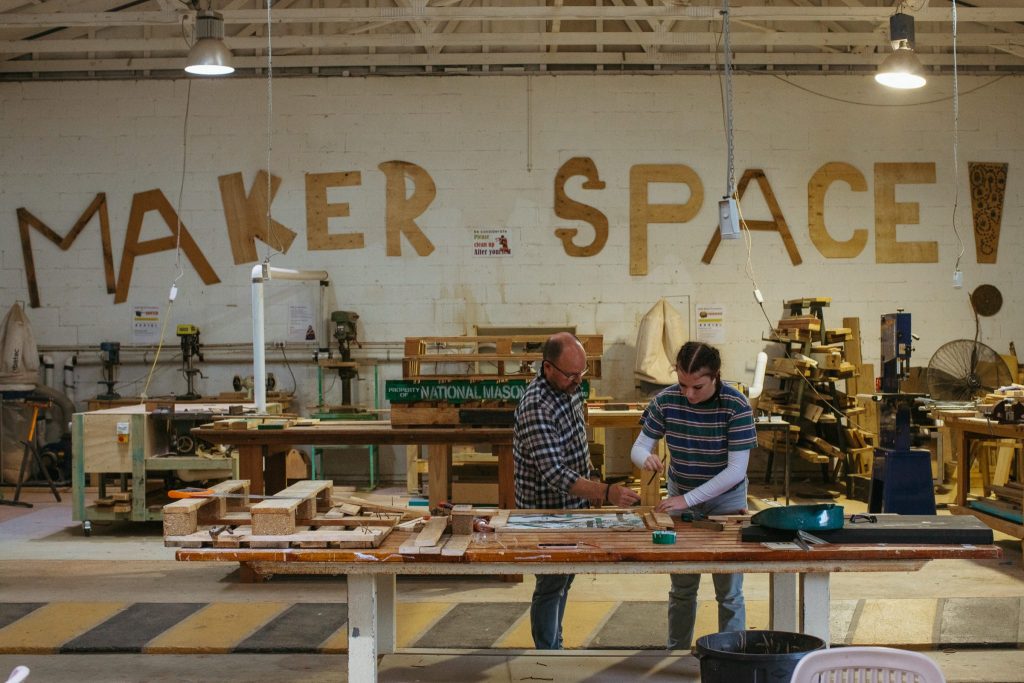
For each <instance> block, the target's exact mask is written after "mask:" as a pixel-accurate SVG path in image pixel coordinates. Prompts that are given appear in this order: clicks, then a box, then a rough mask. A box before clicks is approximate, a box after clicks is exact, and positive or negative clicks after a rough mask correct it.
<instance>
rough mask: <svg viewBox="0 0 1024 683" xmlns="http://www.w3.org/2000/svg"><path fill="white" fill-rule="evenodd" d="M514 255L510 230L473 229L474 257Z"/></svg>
mask: <svg viewBox="0 0 1024 683" xmlns="http://www.w3.org/2000/svg"><path fill="white" fill-rule="evenodd" d="M511 255H512V247H511V243H510V242H509V229H508V228H473V256H487V257H507V256H511Z"/></svg>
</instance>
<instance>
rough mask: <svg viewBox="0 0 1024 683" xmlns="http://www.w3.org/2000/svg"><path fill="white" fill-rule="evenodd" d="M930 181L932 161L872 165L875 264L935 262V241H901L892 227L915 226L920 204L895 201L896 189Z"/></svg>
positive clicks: (936, 261)
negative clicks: (873, 176) (873, 171)
mask: <svg viewBox="0 0 1024 683" xmlns="http://www.w3.org/2000/svg"><path fill="white" fill-rule="evenodd" d="M934 182H935V162H901V163H882V162H879V163H876V164H875V262H876V263H938V262H939V243H938V242H924V241H907V242H901V241H899V240H898V239H897V235H896V226H898V225H917V224H918V223H919V222H920V205H919V204H917V203H916V202H897V201H896V187H897V186H898V185H911V184H931V183H934Z"/></svg>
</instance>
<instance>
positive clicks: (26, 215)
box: [16, 192, 114, 308]
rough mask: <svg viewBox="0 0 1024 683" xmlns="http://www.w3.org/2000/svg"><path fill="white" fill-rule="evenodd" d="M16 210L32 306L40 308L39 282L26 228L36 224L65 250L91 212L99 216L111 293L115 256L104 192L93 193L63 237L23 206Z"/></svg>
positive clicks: (112, 290) (43, 233)
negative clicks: (92, 196)
mask: <svg viewBox="0 0 1024 683" xmlns="http://www.w3.org/2000/svg"><path fill="white" fill-rule="evenodd" d="M16 213H17V215H18V232H19V234H20V236H21V253H22V257H23V258H24V262H25V279H26V280H27V281H28V297H29V305H30V306H31V307H32V308H39V306H40V302H39V285H38V284H37V283H36V261H35V258H34V257H33V255H32V242H31V239H30V237H29V228H35V229H36V230H37V231H38V232H40V233H42V235H43V237H45V238H46V239H48V240H50V241H51V242H53V243H54V244H56V245H57V246H58V247H60V250H61V251H67V250H68V249H69V248H71V245H72V244H73V243H74V241H75V239H76V238H77V237H78V234H79V233H80V232H82V230H84V229H85V226H86V225H87V224H88V223H89V221H91V220H92V217H93V216H94V215H98V216H99V220H100V244H101V245H102V247H103V274H104V276H105V277H106V283H107V294H113V293H114V256H113V251H112V250H111V248H110V218H109V215H108V214H107V195H106V194H105V193H103V192H100V193H99V194H97V195H96V198H95V199H93V200H92V203H91V204H89V206H88V208H86V210H85V211H83V212H82V215H81V216H79V217H78V220H77V221H75V224H74V226H73V227H72V228H71V230H70V231H68V234H66V235H64V237H61V236H60V235H58V234H57V233H56V232H54V231H53V230H52V229H51V228H50V226H48V225H46V224H45V223H43V222H42V221H41V220H39V219H38V218H36V217H35V216H34V215H32V213H30V212H29V211H28V210H27V209H25V208H21V207H19V208H18V210H17V212H16Z"/></svg>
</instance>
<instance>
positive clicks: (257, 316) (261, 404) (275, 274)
mask: <svg viewBox="0 0 1024 683" xmlns="http://www.w3.org/2000/svg"><path fill="white" fill-rule="evenodd" d="M269 280H319V281H320V282H321V283H322V285H321V286H324V284H323V283H326V282H327V281H328V280H329V276H328V275H327V271H326V270H292V269H291V268H275V267H273V266H271V265H270V264H269V263H258V264H256V265H255V266H253V267H252V366H253V370H252V379H253V384H254V385H255V386H254V387H253V396H254V398H255V399H256V410H258V411H259V412H261V413H265V412H266V411H267V348H266V337H265V335H264V329H263V327H264V319H263V283H264V282H267V281H269ZM322 292H323V289H321V293H322Z"/></svg>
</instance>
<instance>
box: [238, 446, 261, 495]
mask: <svg viewBox="0 0 1024 683" xmlns="http://www.w3.org/2000/svg"><path fill="white" fill-rule="evenodd" d="M238 478H239V479H248V480H249V493H251V494H253V495H257V496H262V495H263V446H260V445H258V444H257V445H253V444H245V445H244V446H243V445H240V446H238Z"/></svg>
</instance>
